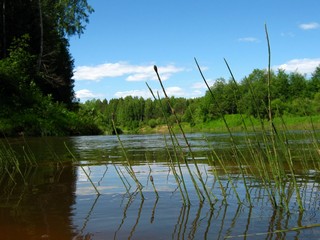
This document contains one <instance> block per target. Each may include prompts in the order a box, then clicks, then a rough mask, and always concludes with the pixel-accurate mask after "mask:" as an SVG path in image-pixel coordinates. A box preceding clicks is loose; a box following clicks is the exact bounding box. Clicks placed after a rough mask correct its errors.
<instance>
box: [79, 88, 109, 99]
mask: <svg viewBox="0 0 320 240" xmlns="http://www.w3.org/2000/svg"><path fill="white" fill-rule="evenodd" d="M75 94H76V98H80V99H82V100H85V99H92V98H103V96H102V94H96V93H93V92H92V91H90V90H88V89H81V90H78V91H76V92H75Z"/></svg>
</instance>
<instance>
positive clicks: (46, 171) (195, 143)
mask: <svg viewBox="0 0 320 240" xmlns="http://www.w3.org/2000/svg"><path fill="white" fill-rule="evenodd" d="M292 136H294V137H292V138H291V139H289V140H288V141H287V142H286V144H290V146H291V147H290V148H291V149H292V154H293V157H292V159H294V160H295V162H294V166H295V167H296V169H295V174H296V175H297V177H296V178H295V179H296V180H297V181H298V187H299V193H301V196H300V197H301V199H302V203H303V207H304V210H303V211H301V210H299V206H298V201H297V194H296V192H295V190H296V189H293V190H292V186H291V184H290V182H289V183H287V182H285V183H283V184H284V188H286V190H285V191H284V192H285V193H286V194H287V196H286V198H287V199H289V201H288V205H287V207H283V206H282V207H279V206H277V207H275V206H274V205H273V204H272V203H271V201H270V197H269V196H270V193H269V192H268V189H267V188H266V187H265V185H263V184H261V182H262V180H261V179H259V178H258V176H257V175H258V174H257V175H255V174H252V172H255V171H252V172H250V174H248V171H245V177H243V172H241V171H240V169H239V165H238V164H237V162H236V161H235V160H234V158H235V157H234V152H233V151H232V150H231V149H232V146H233V145H232V143H231V141H230V136H229V135H228V134H222V133H221V134H188V135H187V140H188V144H189V146H190V148H191V152H190V149H189V148H188V145H187V144H186V142H185V139H184V138H183V136H181V135H178V136H177V137H176V140H174V141H173V142H174V143H173V142H172V141H171V138H170V136H165V135H160V134H153V135H121V136H120V138H121V142H119V139H118V138H117V136H79V137H42V138H14V139H3V140H2V141H4V142H6V143H5V144H4V145H7V142H9V143H10V148H12V150H13V151H14V152H15V153H16V154H17V156H18V157H19V159H20V162H22V163H23V162H29V163H30V162H35V163H37V164H36V165H35V164H21V167H20V171H19V172H18V171H14V169H2V177H1V178H0V180H1V182H0V184H1V186H0V187H1V192H0V193H1V194H0V213H1V214H0V239H8V240H9V239H62V240H63V239H87V240H88V239H226V238H231V239H319V236H320V228H319V223H320V216H319V207H320V192H319V180H320V173H319V171H318V169H319V166H318V165H316V164H315V162H314V155H312V154H313V152H312V151H311V150H310V149H314V148H317V146H316V147H315V145H314V141H311V140H310V139H311V138H310V136H309V135H306V134H304V133H303V132H298V133H294V134H293V135H292ZM245 139H252V143H253V144H257V142H259V140H258V139H257V138H256V135H253V136H252V137H251V136H246V138H245V136H244V134H243V133H238V134H234V135H233V140H232V141H233V144H235V145H236V146H237V148H238V149H240V151H241V153H242V155H243V158H244V159H247V157H246V156H247V154H248V158H249V156H250V151H246V148H247V147H248V142H246V140H245ZM318 140H319V139H318ZM264 143H265V144H266V142H264ZM174 144H175V147H173V145H174ZM295 150H296V152H297V153H298V154H295ZM316 151H317V149H316ZM315 154H316V153H315ZM216 155H218V156H221V159H222V160H223V165H224V166H223V167H222V166H219V167H218V165H219V164H216V163H215V162H214V161H212V160H213V159H214V156H216ZM175 156H177V158H178V159H183V160H182V161H181V164H179V165H178V164H177V163H176V162H175V161H176V160H175ZM299 156H303V157H304V158H305V159H309V158H310V159H313V161H312V163H313V164H310V166H309V165H308V167H307V166H303V167H301V164H300V163H299ZM315 156H316V155H315ZM319 157H320V156H319ZM195 163H196V164H195ZM316 163H317V162H316ZM31 165H32V166H31ZM173 166H174V167H173ZM179 166H180V169H179ZM251 167H252V166H251V165H250V164H247V165H245V166H243V169H250V168H251ZM224 169H226V170H227V171H228V173H230V174H225V170H224ZM174 171H176V173H174ZM179 171H181V172H179ZM189 171H190V172H191V174H190V172H189ZM197 171H199V172H200V173H201V179H202V182H201V181H199V180H198V178H199V175H197V173H198V172H197ZM130 172H131V173H132V172H133V173H134V174H133V175H132V174H130ZM257 172H258V171H257ZM191 175H192V176H195V177H196V179H195V181H196V184H197V185H198V186H199V189H200V190H199V192H200V195H201V194H203V195H204V200H203V201H202V198H201V197H199V192H198V194H197V190H196V187H195V185H194V182H193V180H192V177H191ZM177 176H178V180H177V178H176V177H177ZM197 176H198V177H197ZM182 177H183V179H182ZM135 179H136V180H135ZM151 180H152V181H151ZM137 181H139V182H140V183H141V185H142V188H141V189H140V190H139V185H137ZM182 182H184V183H185V186H186V188H185V190H184V189H183V186H182V185H179V184H178V183H180V184H181V183H182ZM202 184H204V186H205V188H203V187H202V186H203V185H202ZM179 186H182V187H181V188H182V190H181V189H180V188H179ZM204 189H207V191H208V193H209V198H210V201H209V200H208V197H207V196H206V194H205V190H204ZM247 194H249V195H250V201H249V200H248V196H247ZM186 196H188V197H186ZM186 198H188V199H189V201H190V204H188V201H186Z"/></svg>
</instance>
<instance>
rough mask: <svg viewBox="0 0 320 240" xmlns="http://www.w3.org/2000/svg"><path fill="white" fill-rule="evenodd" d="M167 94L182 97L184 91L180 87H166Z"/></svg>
mask: <svg viewBox="0 0 320 240" xmlns="http://www.w3.org/2000/svg"><path fill="white" fill-rule="evenodd" d="M166 92H167V95H168V96H169V97H171V96H173V97H184V96H185V95H186V93H185V92H184V91H183V89H182V88H180V87H168V88H166Z"/></svg>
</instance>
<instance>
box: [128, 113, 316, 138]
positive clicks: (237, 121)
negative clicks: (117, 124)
mask: <svg viewBox="0 0 320 240" xmlns="http://www.w3.org/2000/svg"><path fill="white" fill-rule="evenodd" d="M226 119H227V122H228V124H229V128H230V130H231V131H232V132H241V131H243V130H244V129H243V125H242V123H241V116H240V115H227V116H226ZM247 121H248V123H249V121H250V120H249V118H247ZM253 121H254V126H251V127H249V128H248V129H247V131H249V132H254V131H259V130H262V127H261V125H260V124H261V123H260V122H258V120H257V119H254V120H253ZM273 121H274V124H275V125H276V127H277V128H278V129H279V130H284V131H285V130H297V131H300V130H301V131H303V130H313V128H315V129H320V116H313V117H309V116H304V117H299V116H298V117H284V118H280V117H279V118H275V119H274V120H273ZM282 121H285V123H286V129H283V128H282V129H281V125H282ZM311 121H312V122H313V123H312V122H311ZM267 124H268V121H265V126H267V128H266V130H270V129H268V125H267ZM181 125H182V127H183V129H184V130H185V132H186V133H226V132H228V129H227V127H226V126H225V125H224V122H223V120H222V119H217V120H212V121H210V122H206V123H202V124H199V125H195V126H190V124H189V123H185V122H183V123H181ZM173 131H175V132H178V131H179V129H178V126H176V125H175V126H173ZM124 133H125V134H132V133H135V134H156V133H165V134H167V133H169V131H168V128H167V126H166V125H159V126H156V127H154V128H151V127H150V126H145V127H141V128H140V129H138V130H137V131H136V132H130V131H128V132H126V131H124Z"/></svg>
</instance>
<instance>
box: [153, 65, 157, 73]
mask: <svg viewBox="0 0 320 240" xmlns="http://www.w3.org/2000/svg"><path fill="white" fill-rule="evenodd" d="M153 69H154V71H155V72H156V73H157V72H158V68H157V66H156V65H153Z"/></svg>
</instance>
